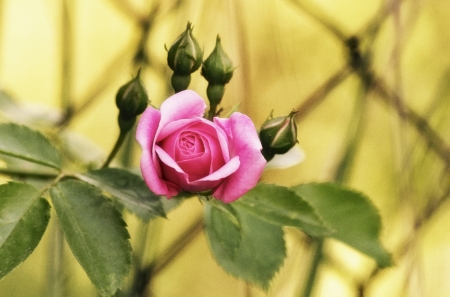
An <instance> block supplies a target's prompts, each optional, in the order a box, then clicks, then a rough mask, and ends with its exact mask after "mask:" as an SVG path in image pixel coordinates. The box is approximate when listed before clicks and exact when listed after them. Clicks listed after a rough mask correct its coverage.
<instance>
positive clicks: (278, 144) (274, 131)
mask: <svg viewBox="0 0 450 297" xmlns="http://www.w3.org/2000/svg"><path fill="white" fill-rule="evenodd" d="M296 113H297V112H296V111H292V112H291V113H290V114H289V115H287V116H281V117H277V118H269V119H267V120H266V121H265V122H264V123H263V124H262V126H261V130H260V132H259V138H260V140H261V144H262V147H263V150H262V154H263V155H264V157H265V158H266V160H267V161H269V160H271V159H272V158H273V157H274V156H275V155H276V154H285V153H287V152H288V151H289V150H290V149H291V148H292V147H293V146H294V145H295V144H296V143H297V125H296V123H295V119H294V116H295V114H296Z"/></svg>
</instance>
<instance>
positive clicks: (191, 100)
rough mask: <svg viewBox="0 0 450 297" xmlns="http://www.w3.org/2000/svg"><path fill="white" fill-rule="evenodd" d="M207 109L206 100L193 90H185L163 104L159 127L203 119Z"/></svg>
mask: <svg viewBox="0 0 450 297" xmlns="http://www.w3.org/2000/svg"><path fill="white" fill-rule="evenodd" d="M205 109H206V104H205V100H203V98H202V97H200V96H199V95H198V94H197V93H195V92H194V91H191V90H185V91H181V92H178V93H176V94H175V95H172V96H170V97H169V98H167V99H166V100H165V101H164V102H163V103H162V104H161V108H160V111H161V121H160V123H159V127H160V128H163V127H165V126H166V125H167V124H169V123H171V122H174V121H177V120H182V119H192V118H197V117H203V114H204V112H205Z"/></svg>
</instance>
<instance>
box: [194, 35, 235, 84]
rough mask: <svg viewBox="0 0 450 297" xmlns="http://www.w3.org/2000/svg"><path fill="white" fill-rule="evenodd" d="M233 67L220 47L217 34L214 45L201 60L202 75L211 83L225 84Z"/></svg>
mask: <svg viewBox="0 0 450 297" xmlns="http://www.w3.org/2000/svg"><path fill="white" fill-rule="evenodd" d="M234 69H235V68H234V67H233V63H232V62H231V60H230V58H228V55H227V54H226V53H225V51H224V50H223V48H222V45H221V43H220V37H219V35H217V39H216V47H215V48H214V50H213V51H212V53H211V54H210V55H209V57H208V58H207V59H206V60H205V62H203V66H202V75H203V76H204V77H205V79H206V80H207V81H208V82H209V83H210V84H212V85H225V84H227V83H228V82H229V81H230V79H231V77H232V76H233V71H234Z"/></svg>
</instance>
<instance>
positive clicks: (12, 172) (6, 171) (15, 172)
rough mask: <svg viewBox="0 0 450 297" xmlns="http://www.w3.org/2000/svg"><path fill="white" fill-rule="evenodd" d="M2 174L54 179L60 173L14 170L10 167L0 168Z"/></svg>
mask: <svg viewBox="0 0 450 297" xmlns="http://www.w3.org/2000/svg"><path fill="white" fill-rule="evenodd" d="M0 175H7V176H13V177H16V178H25V177H32V178H38V179H52V178H56V177H57V176H58V175H59V173H56V172H55V173H51V172H31V171H29V172H27V171H22V170H14V169H8V168H0Z"/></svg>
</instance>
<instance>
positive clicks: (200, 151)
mask: <svg viewBox="0 0 450 297" xmlns="http://www.w3.org/2000/svg"><path fill="white" fill-rule="evenodd" d="M205 109H206V104H205V101H204V100H203V98H202V97H200V96H199V95H198V94H197V93H195V92H194V91H190V90H186V91H182V92H179V93H177V94H175V95H173V96H171V97H169V98H168V99H167V100H165V101H164V102H163V104H162V105H161V108H160V110H157V109H155V108H152V107H148V108H147V109H146V110H145V112H144V113H143V115H142V117H141V119H140V121H139V124H138V126H137V131H136V139H137V141H138V142H139V144H140V145H141V147H142V157H141V171H142V175H143V177H144V180H145V182H146V184H147V185H148V187H149V188H150V190H151V191H152V192H154V193H155V194H157V195H164V196H167V198H171V197H172V196H175V195H177V194H178V193H179V192H180V191H187V192H192V193H197V192H203V191H208V190H212V196H213V197H215V198H217V199H219V200H222V201H223V202H225V203H229V202H232V201H234V200H236V199H238V198H239V197H241V196H242V195H244V194H245V193H246V192H247V191H248V190H250V189H252V188H253V187H254V186H255V185H256V184H257V182H258V180H259V178H260V176H261V173H262V171H263V169H264V166H265V164H266V160H265V159H264V157H263V156H262V154H261V148H262V147H261V142H260V140H259V137H258V134H257V132H256V129H255V126H254V125H253V122H252V121H251V120H250V118H249V117H248V116H246V115H244V114H242V113H239V112H235V113H233V114H232V115H231V116H230V117H229V118H217V117H216V118H214V120H213V121H209V120H207V119H204V118H203V114H204V112H205Z"/></svg>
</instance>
